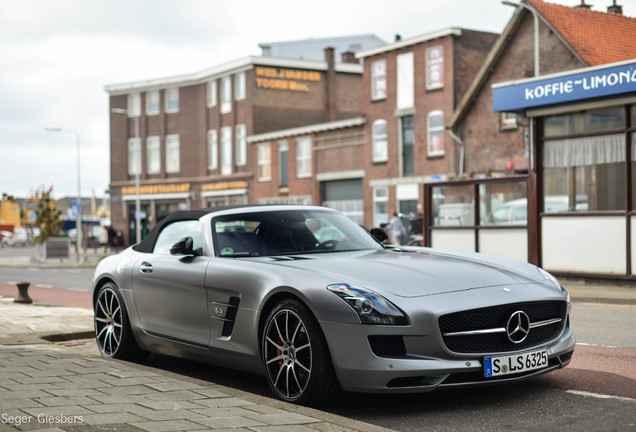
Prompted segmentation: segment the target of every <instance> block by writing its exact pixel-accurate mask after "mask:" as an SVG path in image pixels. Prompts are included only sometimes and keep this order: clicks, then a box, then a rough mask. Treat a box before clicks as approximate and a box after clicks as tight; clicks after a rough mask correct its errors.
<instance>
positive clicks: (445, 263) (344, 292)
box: [93, 206, 575, 405]
mask: <svg viewBox="0 0 636 432" xmlns="http://www.w3.org/2000/svg"><path fill="white" fill-rule="evenodd" d="M318 230H320V231H318ZM372 232H373V233H374V234H376V236H377V237H376V238H374V237H372V236H371V235H370V234H369V233H367V232H366V231H365V230H364V229H363V228H362V227H360V226H359V225H357V224H356V223H355V222H353V221H351V220H350V219H348V218H347V217H345V216H343V215H342V214H340V213H338V212H336V211H335V210H331V209H327V208H323V207H314V206H241V207H234V208H219V209H204V210H190V211H182V212H177V213H174V214H172V215H170V216H168V217H166V218H165V219H163V220H161V221H160V222H159V223H158V224H157V225H156V226H155V227H154V228H153V230H152V231H151V232H150V233H149V235H148V236H147V237H146V238H145V239H144V240H142V241H141V242H140V243H139V244H137V245H135V246H132V247H129V248H127V249H125V250H124V251H122V252H121V253H119V254H117V255H112V256H110V257H107V258H105V259H103V260H102V261H101V262H100V263H99V264H98V266H97V268H96V270H95V274H94V277H93V283H94V290H93V305H94V311H95V315H94V323H95V334H96V339H97V344H98V347H99V350H100V351H101V353H102V355H104V356H107V357H115V358H123V359H132V358H137V359H140V358H143V357H144V356H145V355H146V354H147V353H148V352H158V353H163V354H168V355H177V356H183V357H187V358H190V359H195V360H199V361H206V362H210V363H213V364H218V365H221V366H224V367H231V368H236V369H240V370H245V371H249V372H259V373H261V374H263V375H264V376H265V379H266V380H267V382H268V383H269V386H270V388H271V390H272V392H273V393H274V394H275V395H276V396H277V397H279V398H281V399H283V400H286V401H289V402H295V403H300V404H308V405H319V404H321V403H324V402H326V401H329V400H331V398H332V396H333V395H334V394H335V393H337V392H339V391H340V390H341V389H342V390H345V391H356V392H373V393H413V392H428V391H432V390H435V389H438V388H458V387H467V386H479V385H488V384H493V383H500V384H501V383H513V382H517V381H520V380H524V379H527V378H529V377H532V376H536V375H538V374H543V373H546V372H549V371H552V370H555V369H559V368H562V367H565V366H566V365H567V364H568V363H569V362H570V360H571V358H572V354H573V351H574V344H575V340H574V335H573V331H572V327H571V323H570V308H571V303H570V297H569V294H568V293H567V291H566V289H565V288H564V287H563V285H561V284H560V283H559V281H558V280H557V279H555V278H554V277H553V276H552V275H550V274H549V273H547V272H545V271H544V270H542V269H540V268H537V267H535V266H533V265H530V264H528V263H525V262H521V261H515V260H511V259H507V258H501V257H493V256H485V255H480V254H474V253H463V252H449V251H438V250H434V249H429V248H423V247H408V246H400V247H393V246H384V245H383V244H382V243H381V241H380V240H383V239H386V233H384V232H383V231H378V229H375V230H373V231H372ZM382 234H384V236H382Z"/></svg>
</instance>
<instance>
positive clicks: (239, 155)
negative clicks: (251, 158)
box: [234, 123, 247, 166]
mask: <svg viewBox="0 0 636 432" xmlns="http://www.w3.org/2000/svg"><path fill="white" fill-rule="evenodd" d="M234 134H235V136H236V137H235V145H236V148H235V149H234V152H235V160H236V166H245V165H247V126H246V125H245V123H239V124H237V125H236V126H235V127H234Z"/></svg>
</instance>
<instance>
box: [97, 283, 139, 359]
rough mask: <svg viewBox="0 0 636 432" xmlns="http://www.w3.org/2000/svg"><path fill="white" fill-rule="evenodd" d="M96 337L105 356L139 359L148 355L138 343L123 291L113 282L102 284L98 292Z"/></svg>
mask: <svg viewBox="0 0 636 432" xmlns="http://www.w3.org/2000/svg"><path fill="white" fill-rule="evenodd" d="M95 339H96V340H97V346H98V347H99V351H100V352H101V353H102V355H103V356H105V357H113V358H118V359H125V360H138V359H140V358H142V357H145V356H146V355H147V353H146V352H145V351H143V350H141V349H140V348H139V346H138V345H137V341H135V336H134V335H133V333H132V330H131V328H130V322H129V321H128V313H127V311H126V307H125V305H124V301H123V298H122V296H121V293H120V292H119V289H118V288H117V287H116V286H115V285H114V284H111V283H107V284H105V285H104V286H102V287H101V288H100V289H99V292H98V294H97V301H96V302H95Z"/></svg>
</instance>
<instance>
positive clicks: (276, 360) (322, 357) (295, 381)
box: [262, 300, 337, 404]
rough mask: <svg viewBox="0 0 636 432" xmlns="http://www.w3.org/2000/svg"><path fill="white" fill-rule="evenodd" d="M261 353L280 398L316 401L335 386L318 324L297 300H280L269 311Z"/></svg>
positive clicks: (273, 388) (326, 394)
mask: <svg viewBox="0 0 636 432" xmlns="http://www.w3.org/2000/svg"><path fill="white" fill-rule="evenodd" d="M262 352H263V362H264V363H265V368H266V370H267V380H268V382H269V385H270V387H271V388H272V390H273V391H274V392H275V393H276V394H277V395H278V396H279V397H280V398H281V399H283V400H286V401H291V402H297V403H305V404H320V403H322V402H324V400H325V399H326V398H327V397H328V395H329V394H331V393H333V389H334V388H335V387H337V383H336V380H335V375H334V373H333V368H332V366H331V358H330V356H329V352H328V350H327V344H326V343H325V341H324V337H323V335H322V333H321V331H320V328H319V326H318V323H317V322H316V320H315V319H314V318H313V316H312V315H311V314H310V313H309V311H308V310H307V308H306V307H304V306H303V305H302V304H301V303H299V302H298V301H295V300H284V301H282V302H281V303H279V304H278V305H277V306H276V307H274V309H273V310H272V311H271V312H270V314H269V317H268V318H267V321H266V323H265V329H264V333H263V343H262Z"/></svg>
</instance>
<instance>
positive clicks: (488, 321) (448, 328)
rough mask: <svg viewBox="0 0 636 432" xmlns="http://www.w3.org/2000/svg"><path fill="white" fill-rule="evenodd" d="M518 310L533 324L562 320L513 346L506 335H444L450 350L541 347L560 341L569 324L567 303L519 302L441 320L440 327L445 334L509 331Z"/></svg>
mask: <svg viewBox="0 0 636 432" xmlns="http://www.w3.org/2000/svg"><path fill="white" fill-rule="evenodd" d="M516 311H523V312H525V313H526V314H527V315H528V317H529V318H530V322H531V323H537V322H541V321H547V320H551V319H555V318H560V319H561V321H560V322H557V323H554V324H550V325H545V326H542V327H536V328H533V329H531V330H530V332H529V334H528V336H527V337H526V339H525V340H524V341H523V342H521V343H517V344H515V343H512V342H511V341H510V340H509V339H508V336H507V334H506V332H501V333H489V334H477V335H459V336H442V337H443V339H444V343H445V344H446V347H447V348H448V349H449V350H450V351H453V352H456V353H482V352H483V353H487V352H507V351H517V350H519V349H524V348H529V347H533V346H536V345H541V344H543V343H545V342H547V341H550V340H552V339H554V338H556V337H557V336H558V335H560V334H561V332H562V331H563V327H564V325H565V323H566V313H567V304H566V303H565V302H561V301H559V302H534V303H515V304H509V305H500V306H492V307H487V308H481V309H473V310H468V311H462V312H454V313H452V314H447V315H442V316H441V317H440V318H439V328H440V331H441V332H442V335H444V333H455V332H465V331H475V330H487V329H494V328H505V327H506V324H507V323H508V320H509V319H510V317H511V315H512V314H513V313H514V312H516Z"/></svg>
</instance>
